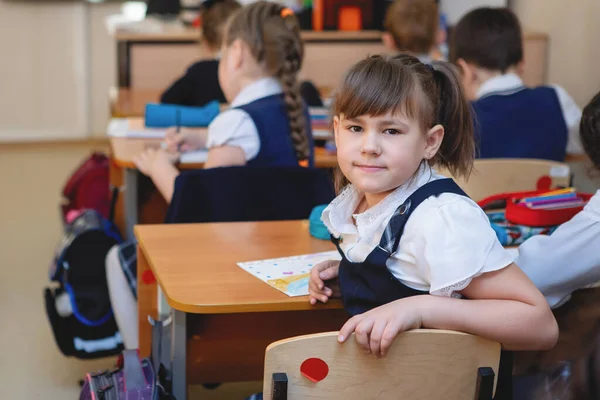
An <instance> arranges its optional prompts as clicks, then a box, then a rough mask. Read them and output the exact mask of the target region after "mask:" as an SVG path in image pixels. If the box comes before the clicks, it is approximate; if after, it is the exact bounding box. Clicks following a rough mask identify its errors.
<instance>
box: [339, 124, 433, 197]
mask: <svg viewBox="0 0 600 400" xmlns="http://www.w3.org/2000/svg"><path fill="white" fill-rule="evenodd" d="M333 128H334V134H335V143H336V146H337V158H338V163H339V165H340V169H341V170H342V172H343V174H344V175H345V176H346V178H348V180H349V181H350V182H351V183H352V184H353V185H354V187H355V188H357V189H358V190H360V191H362V192H364V193H365V197H366V199H367V203H368V206H369V207H372V206H373V205H375V204H377V203H378V202H379V201H381V200H382V199H383V198H384V197H385V196H387V195H388V194H389V193H390V192H392V191H393V190H394V189H396V188H397V187H398V186H400V185H402V184H404V183H405V182H407V181H408V180H409V179H410V178H411V177H412V176H413V175H414V174H415V172H416V171H417V170H418V168H419V165H420V164H421V161H422V160H429V159H431V158H433V157H434V156H435V154H436V152H437V150H438V148H439V146H440V144H441V143H442V139H443V137H444V128H443V127H442V126H441V125H436V126H434V127H433V128H431V129H430V130H429V131H427V132H423V130H422V128H421V126H420V124H419V122H418V121H417V119H409V118H407V117H406V116H404V115H403V114H402V113H388V114H385V115H381V116H370V115H361V116H358V117H356V118H345V116H344V115H343V114H341V115H338V116H335V117H334V119H333Z"/></svg>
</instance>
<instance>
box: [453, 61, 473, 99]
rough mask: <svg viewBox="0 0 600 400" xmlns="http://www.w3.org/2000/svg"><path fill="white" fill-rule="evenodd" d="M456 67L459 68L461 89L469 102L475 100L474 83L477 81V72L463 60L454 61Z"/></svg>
mask: <svg viewBox="0 0 600 400" xmlns="http://www.w3.org/2000/svg"><path fill="white" fill-rule="evenodd" d="M456 65H458V66H459V68H460V75H461V78H462V83H463V87H464V89H465V92H466V94H467V97H468V98H469V99H470V100H473V99H474V98H475V93H474V92H475V81H476V80H477V72H476V71H475V68H473V67H472V66H471V65H469V63H467V62H466V61H465V60H464V59H462V58H459V59H457V60H456Z"/></svg>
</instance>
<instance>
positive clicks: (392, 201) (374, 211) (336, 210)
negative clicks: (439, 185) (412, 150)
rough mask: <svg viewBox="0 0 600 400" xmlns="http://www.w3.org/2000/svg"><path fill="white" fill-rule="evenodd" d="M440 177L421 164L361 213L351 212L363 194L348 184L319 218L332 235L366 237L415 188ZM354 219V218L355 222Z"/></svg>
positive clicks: (374, 230)
mask: <svg viewBox="0 0 600 400" xmlns="http://www.w3.org/2000/svg"><path fill="white" fill-rule="evenodd" d="M440 178H443V176H441V175H438V174H437V173H435V171H434V170H432V169H431V168H430V167H429V166H428V165H425V164H424V165H422V166H421V167H420V168H419V170H418V171H417V174H416V176H415V177H414V178H413V179H411V180H410V181H408V182H406V183H404V184H403V185H401V186H399V187H398V188H396V189H395V190H394V191H393V192H391V193H390V194H388V195H387V196H386V197H385V198H384V199H383V200H381V201H380V202H379V203H377V204H376V205H374V206H373V207H371V208H369V209H368V210H366V211H365V212H363V213H361V214H354V212H355V211H356V207H357V206H358V204H359V203H360V201H361V200H362V198H363V197H364V194H363V193H362V192H360V191H359V190H358V189H356V188H355V187H354V186H353V185H348V186H346V187H345V188H344V190H343V191H342V192H341V193H340V194H339V195H338V196H337V197H336V198H335V199H333V201H332V202H331V203H330V204H329V205H328V206H327V207H326V208H325V210H323V213H322V214H321V220H322V221H323V224H325V226H326V227H327V229H328V230H329V232H330V233H331V234H333V236H335V237H340V236H341V235H345V234H352V235H356V234H358V235H359V236H360V237H361V238H363V237H369V236H371V235H373V234H374V232H376V231H377V229H378V228H379V227H380V226H381V225H383V224H384V223H386V222H387V221H388V220H389V218H390V217H391V216H392V214H393V213H394V211H395V210H396V208H398V207H400V205H401V204H402V203H404V202H405V201H406V199H407V198H408V197H409V196H410V195H411V194H413V193H414V192H415V190H417V189H418V188H420V187H421V186H423V185H424V184H426V183H427V182H429V181H432V180H436V179H440ZM354 221H356V225H355V224H354Z"/></svg>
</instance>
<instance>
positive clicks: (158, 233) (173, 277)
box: [135, 221, 348, 400]
mask: <svg viewBox="0 0 600 400" xmlns="http://www.w3.org/2000/svg"><path fill="white" fill-rule="evenodd" d="M135 235H136V238H137V240H138V243H139V247H138V269H137V271H138V282H140V284H139V285H138V324H139V345H140V354H141V355H142V356H146V355H148V354H149V351H150V329H149V328H150V325H149V324H148V319H147V316H148V315H151V316H154V317H157V305H156V303H157V300H156V293H157V290H156V284H155V283H154V284H143V276H144V274H147V273H146V272H145V271H147V270H149V269H151V270H152V272H153V273H154V276H155V277H156V279H157V281H158V284H159V285H160V287H161V288H162V290H163V291H164V294H165V296H166V299H167V301H168V303H169V305H170V306H171V307H172V315H173V331H172V340H173V343H172V349H173V351H172V357H173V363H172V373H173V394H174V396H175V397H176V398H177V399H178V400H183V399H185V398H186V397H185V396H186V392H187V385H188V383H209V382H232V381H251V380H261V379H262V376H263V363H264V352H265V349H266V347H267V346H268V345H269V344H270V343H272V342H274V341H276V340H279V339H283V338H287V337H291V336H296V335H301V334H308V333H316V332H324V331H332V330H338V329H340V328H341V326H342V325H343V323H344V322H345V321H346V320H347V318H348V317H347V314H346V313H345V311H343V310H342V305H341V302H340V301H339V300H332V301H331V302H329V303H328V304H322V305H319V306H311V305H310V304H309V303H308V297H307V296H302V297H288V296H287V295H285V294H283V293H281V292H279V291H278V290H276V289H274V288H272V287H270V286H269V285H267V284H266V283H264V282H262V281H261V280H259V279H257V278H256V277H254V276H252V275H250V274H249V273H247V272H246V271H244V270H243V269H242V268H240V267H239V266H237V265H236V263H237V262H240V261H252V260H261V259H268V258H277V257H285V256H290V255H301V254H309V253H315V252H321V251H327V250H334V246H333V244H332V243H331V242H329V241H325V240H319V239H315V238H312V237H311V236H310V234H309V232H308V222H307V221H274V222H273V221H272V222H242V223H207V224H182V225H175V224H167V225H138V226H136V227H135ZM163 317H164V314H163Z"/></svg>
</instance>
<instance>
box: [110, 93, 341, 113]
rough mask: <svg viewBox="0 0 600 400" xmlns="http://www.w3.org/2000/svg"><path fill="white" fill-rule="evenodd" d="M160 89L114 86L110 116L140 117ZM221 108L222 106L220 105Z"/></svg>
mask: <svg viewBox="0 0 600 400" xmlns="http://www.w3.org/2000/svg"><path fill="white" fill-rule="evenodd" d="M319 91H320V92H321V97H322V98H327V97H329V96H330V95H331V92H332V89H331V88H328V87H322V88H319ZM161 94H162V90H157V89H131V88H115V87H112V88H111V89H110V91H109V96H108V97H109V105H110V115H111V117H112V118H141V117H144V114H145V112H146V104H148V103H160V96H161ZM222 108H223V106H222Z"/></svg>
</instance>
